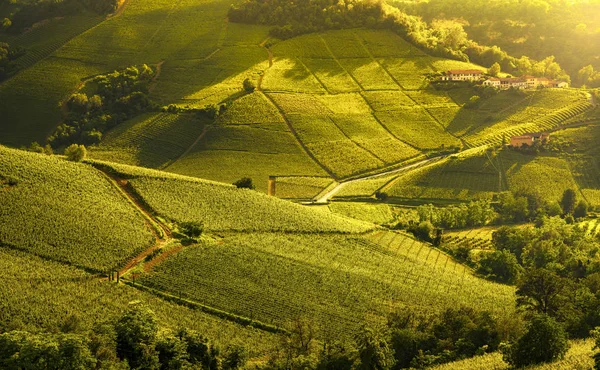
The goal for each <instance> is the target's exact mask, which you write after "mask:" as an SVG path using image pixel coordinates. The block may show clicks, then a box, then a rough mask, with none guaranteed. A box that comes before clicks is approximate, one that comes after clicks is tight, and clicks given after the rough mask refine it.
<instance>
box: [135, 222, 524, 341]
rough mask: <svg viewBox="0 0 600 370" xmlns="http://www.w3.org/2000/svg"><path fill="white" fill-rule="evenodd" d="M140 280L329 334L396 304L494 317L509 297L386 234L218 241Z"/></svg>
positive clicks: (344, 331)
mask: <svg viewBox="0 0 600 370" xmlns="http://www.w3.org/2000/svg"><path fill="white" fill-rule="evenodd" d="M434 276H435V278H434ZM142 283H143V284H146V285H149V286H151V287H154V288H157V289H162V290H167V291H170V292H173V293H177V294H181V295H182V296H183V297H186V298H188V299H192V300H195V301H198V302H201V303H203V304H206V305H209V306H211V307H215V308H218V309H221V310H224V311H228V312H231V313H234V314H238V315H241V316H245V317H249V318H252V319H254V320H258V321H261V322H264V323H267V324H272V325H278V326H282V325H285V323H287V322H289V321H291V320H293V319H295V318H297V317H299V316H303V317H306V318H308V319H310V320H311V321H313V322H314V323H315V324H316V327H317V328H319V327H321V328H325V325H326V326H327V328H328V330H329V329H331V332H334V333H337V335H336V337H337V338H341V337H343V336H344V335H351V334H352V333H353V331H354V330H356V328H358V327H359V326H360V325H361V324H362V323H364V322H382V321H385V318H386V316H387V314H388V313H389V312H390V311H391V310H393V309H394V308H396V307H406V306H408V307H412V308H413V309H415V310H420V311H426V312H436V311H439V310H441V309H444V308H445V307H447V306H452V305H457V304H466V305H473V306H477V307H478V308H479V309H490V310H492V311H494V312H498V311H502V310H503V309H504V308H500V307H512V305H513V303H512V302H513V299H514V296H513V294H514V293H513V288H511V287H507V286H502V285H498V284H493V283H490V282H487V281H484V280H481V279H479V278H476V277H475V276H473V275H472V274H471V273H470V272H469V271H468V270H467V269H466V268H465V267H463V266H462V265H458V264H456V263H455V262H453V260H452V259H451V258H449V257H448V256H446V255H444V254H442V253H441V252H439V251H437V250H434V249H431V248H429V247H427V246H425V245H423V244H421V243H419V242H416V241H414V240H412V239H410V238H407V237H404V236H402V235H398V234H394V233H389V232H378V233H375V234H371V235H368V236H366V237H346V236H327V235H321V236H305V235H293V234H244V235H242V234H232V235H225V236H224V238H223V239H222V240H220V241H217V242H216V243H214V244H204V245H200V246H197V247H189V248H187V249H184V250H183V251H181V252H180V253H179V254H177V255H176V256H174V257H172V258H170V259H169V260H167V261H165V262H164V263H163V264H161V265H159V266H158V267H157V268H156V269H155V270H154V271H153V272H152V273H151V274H149V275H146V276H145V277H144V278H143V280H142ZM508 310H510V309H508Z"/></svg>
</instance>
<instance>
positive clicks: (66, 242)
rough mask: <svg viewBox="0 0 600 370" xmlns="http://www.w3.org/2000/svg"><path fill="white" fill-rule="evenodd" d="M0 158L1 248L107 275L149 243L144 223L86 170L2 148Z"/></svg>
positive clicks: (102, 179)
mask: <svg viewBox="0 0 600 370" xmlns="http://www.w3.org/2000/svg"><path fill="white" fill-rule="evenodd" d="M0 158H1V160H0V178H2V179H7V180H8V181H7V180H4V181H7V182H8V185H7V186H4V187H1V188H0V244H2V245H3V246H6V247H9V248H15V249H20V250H23V251H27V252H28V253H31V254H34V255H38V256H41V257H45V258H49V259H52V260H55V261H61V262H64V263H67V264H71V265H75V266H78V267H82V268H85V269H88V270H92V271H106V270H109V269H114V268H116V267H118V266H122V265H124V264H125V263H126V262H127V261H128V260H129V259H130V258H131V257H132V256H133V255H135V254H136V253H139V252H140V251H142V250H144V249H145V248H148V247H149V246H151V245H152V244H153V240H154V236H153V234H152V232H151V229H149V228H148V226H147V225H146V223H145V219H144V218H143V217H142V216H141V215H140V214H139V213H138V212H136V211H135V209H133V208H132V207H131V206H130V204H129V203H128V202H127V200H126V198H124V197H123V196H122V195H121V194H119V193H118V192H117V191H116V188H115V187H114V186H113V185H111V184H110V183H109V181H107V179H106V178H105V177H104V176H103V175H102V174H101V173H99V172H98V171H95V170H94V169H93V168H91V167H90V166H87V165H83V164H74V163H72V162H67V161H65V160H63V159H60V158H57V157H54V156H45V155H40V154H34V153H28V152H23V151H17V150H13V149H8V148H5V147H2V146H0ZM11 183H12V185H11Z"/></svg>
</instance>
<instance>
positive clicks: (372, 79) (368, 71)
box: [340, 58, 400, 90]
mask: <svg viewBox="0 0 600 370" xmlns="http://www.w3.org/2000/svg"><path fill="white" fill-rule="evenodd" d="M340 64H341V65H342V67H344V69H346V70H347V71H348V73H350V74H351V75H352V76H353V77H354V79H355V80H356V81H357V82H358V83H359V84H360V86H361V88H362V89H363V90H400V86H398V85H397V84H396V82H395V81H394V80H393V78H392V77H391V76H389V75H388V74H387V73H386V71H385V69H383V67H382V66H381V65H380V64H379V63H378V62H377V61H373V60H372V59H364V58H360V59H356V58H353V59H340Z"/></svg>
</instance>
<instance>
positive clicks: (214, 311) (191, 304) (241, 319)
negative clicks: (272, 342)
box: [123, 279, 288, 334]
mask: <svg viewBox="0 0 600 370" xmlns="http://www.w3.org/2000/svg"><path fill="white" fill-rule="evenodd" d="M123 282H124V283H125V284H126V285H128V286H130V287H133V288H136V289H139V290H143V291H146V292H149V293H151V294H154V295H156V296H158V297H160V298H162V299H164V300H165V301H170V302H174V303H176V304H179V305H182V306H186V307H188V308H191V309H195V310H200V311H202V312H204V313H207V314H209V315H213V316H216V317H219V318H221V319H223V320H227V321H231V322H234V323H236V324H239V325H242V326H251V327H254V328H256V329H259V330H263V331H266V332H269V333H275V334H288V331H287V330H285V329H283V328H280V327H277V326H274V325H269V324H266V323H263V322H261V321H257V320H253V319H251V318H248V317H245V316H240V315H236V314H233V313H230V312H227V311H223V310H220V309H218V308H214V307H211V306H208V305H205V304H203V303H200V302H198V301H195V300H191V299H187V298H182V297H178V296H176V295H174V294H172V293H168V292H166V291H163V290H159V289H155V288H151V287H149V286H146V285H143V284H140V283H136V282H135V281H129V280H125V279H124V280H123Z"/></svg>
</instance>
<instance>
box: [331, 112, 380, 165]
mask: <svg viewBox="0 0 600 370" xmlns="http://www.w3.org/2000/svg"><path fill="white" fill-rule="evenodd" d="M332 113H333V112H332ZM327 118H329V120H330V121H331V123H333V125H334V126H335V127H336V128H337V129H338V130H339V131H340V132H341V133H342V135H344V137H345V138H346V139H348V140H349V141H350V142H352V143H354V145H356V146H357V147H359V148H360V149H362V150H364V151H365V152H367V153H369V154H370V155H371V156H373V158H375V159H377V160H378V161H380V162H381V163H382V164H384V165H385V164H386V162H385V161H384V160H383V159H382V158H380V157H379V156H378V155H377V154H375V153H373V152H372V151H370V150H369V149H367V148H365V147H363V146H362V145H361V144H359V143H358V142H356V141H355V140H354V139H352V137H350V136H349V135H348V134H346V132H345V131H344V130H342V129H341V128H340V125H338V124H337V122H335V120H334V119H333V118H331V117H327Z"/></svg>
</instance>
